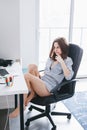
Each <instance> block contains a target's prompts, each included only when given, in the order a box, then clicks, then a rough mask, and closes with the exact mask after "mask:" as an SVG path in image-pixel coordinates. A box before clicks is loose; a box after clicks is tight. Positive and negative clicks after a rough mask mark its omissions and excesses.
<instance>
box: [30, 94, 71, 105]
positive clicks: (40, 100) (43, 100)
mask: <svg viewBox="0 0 87 130" xmlns="http://www.w3.org/2000/svg"><path fill="white" fill-rule="evenodd" d="M72 96H73V94H70V93H65V94H58V95H57V96H56V95H50V96H45V97H39V96H37V97H35V98H34V99H33V100H32V101H31V102H32V103H34V104H37V105H41V106H45V105H48V104H51V103H56V102H58V101H61V100H63V99H67V98H70V97H72Z"/></svg>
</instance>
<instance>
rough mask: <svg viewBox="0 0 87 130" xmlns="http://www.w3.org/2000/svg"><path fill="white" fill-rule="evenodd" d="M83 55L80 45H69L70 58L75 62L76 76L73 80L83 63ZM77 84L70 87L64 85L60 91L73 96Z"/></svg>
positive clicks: (69, 85)
mask: <svg viewBox="0 0 87 130" xmlns="http://www.w3.org/2000/svg"><path fill="white" fill-rule="evenodd" d="M82 55H83V49H82V48H80V47H79V46H78V45H75V44H71V43H70V44H69V54H68V56H69V57H71V58H72V60H73V66H72V68H73V71H74V76H73V78H75V77H76V75H77V72H78V69H79V66H80V63H81V59H82ZM75 84H76V82H72V83H70V84H68V85H64V86H63V87H62V88H61V89H60V93H63V92H64V93H66V92H67V93H70V94H71V95H73V94H74V91H75Z"/></svg>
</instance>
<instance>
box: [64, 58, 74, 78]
mask: <svg viewBox="0 0 87 130" xmlns="http://www.w3.org/2000/svg"><path fill="white" fill-rule="evenodd" d="M65 64H66V66H67V68H68V69H69V71H70V74H69V76H67V77H65V79H66V80H70V79H72V77H73V75H74V71H73V70H72V65H73V61H72V59H71V58H70V57H67V59H66V60H65Z"/></svg>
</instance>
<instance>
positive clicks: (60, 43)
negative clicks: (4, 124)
mask: <svg viewBox="0 0 87 130" xmlns="http://www.w3.org/2000/svg"><path fill="white" fill-rule="evenodd" d="M68 49H69V45H68V44H67V42H66V40H65V38H63V37H61V38H57V39H55V40H54V42H53V44H52V48H51V51H50V54H49V58H48V60H47V63H46V67H45V71H44V75H43V76H40V75H39V72H38V71H37V70H38V68H37V66H36V65H30V66H29V72H28V73H26V74H25V75H24V78H25V81H26V84H27V87H28V89H29V95H28V96H27V95H24V106H27V104H28V103H29V102H30V101H31V100H32V99H33V98H34V97H35V96H36V95H39V96H41V97H43V96H49V95H51V90H52V89H53V88H54V87H56V85H58V84H60V83H61V82H62V80H63V79H64V78H65V79H66V80H70V79H71V78H72V77H73V74H74V72H73V70H72V65H73V61H72V59H71V58H70V57H68ZM30 68H31V69H32V70H33V71H35V72H36V73H37V74H34V73H31V72H32V71H31V69H30ZM59 89H60V88H59ZM18 114H19V108H17V109H15V111H14V112H12V113H11V114H10V115H9V117H16V116H17V115H18Z"/></svg>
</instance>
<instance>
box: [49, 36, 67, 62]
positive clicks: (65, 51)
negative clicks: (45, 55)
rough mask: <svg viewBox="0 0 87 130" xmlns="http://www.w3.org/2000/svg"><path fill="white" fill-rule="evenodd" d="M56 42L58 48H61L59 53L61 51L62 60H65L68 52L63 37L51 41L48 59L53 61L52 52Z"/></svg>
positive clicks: (53, 53) (53, 55)
mask: <svg viewBox="0 0 87 130" xmlns="http://www.w3.org/2000/svg"><path fill="white" fill-rule="evenodd" d="M55 42H57V43H58V45H59V46H60V48H61V51H62V54H61V57H62V58H63V59H66V58H67V55H68V51H69V45H68V43H67V41H66V39H65V38H63V37H60V38H56V39H55V40H54V41H53V44H52V47H51V50H50V53H49V57H50V58H51V59H52V60H54V61H55V56H56V54H55V52H53V50H54V43H55Z"/></svg>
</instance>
